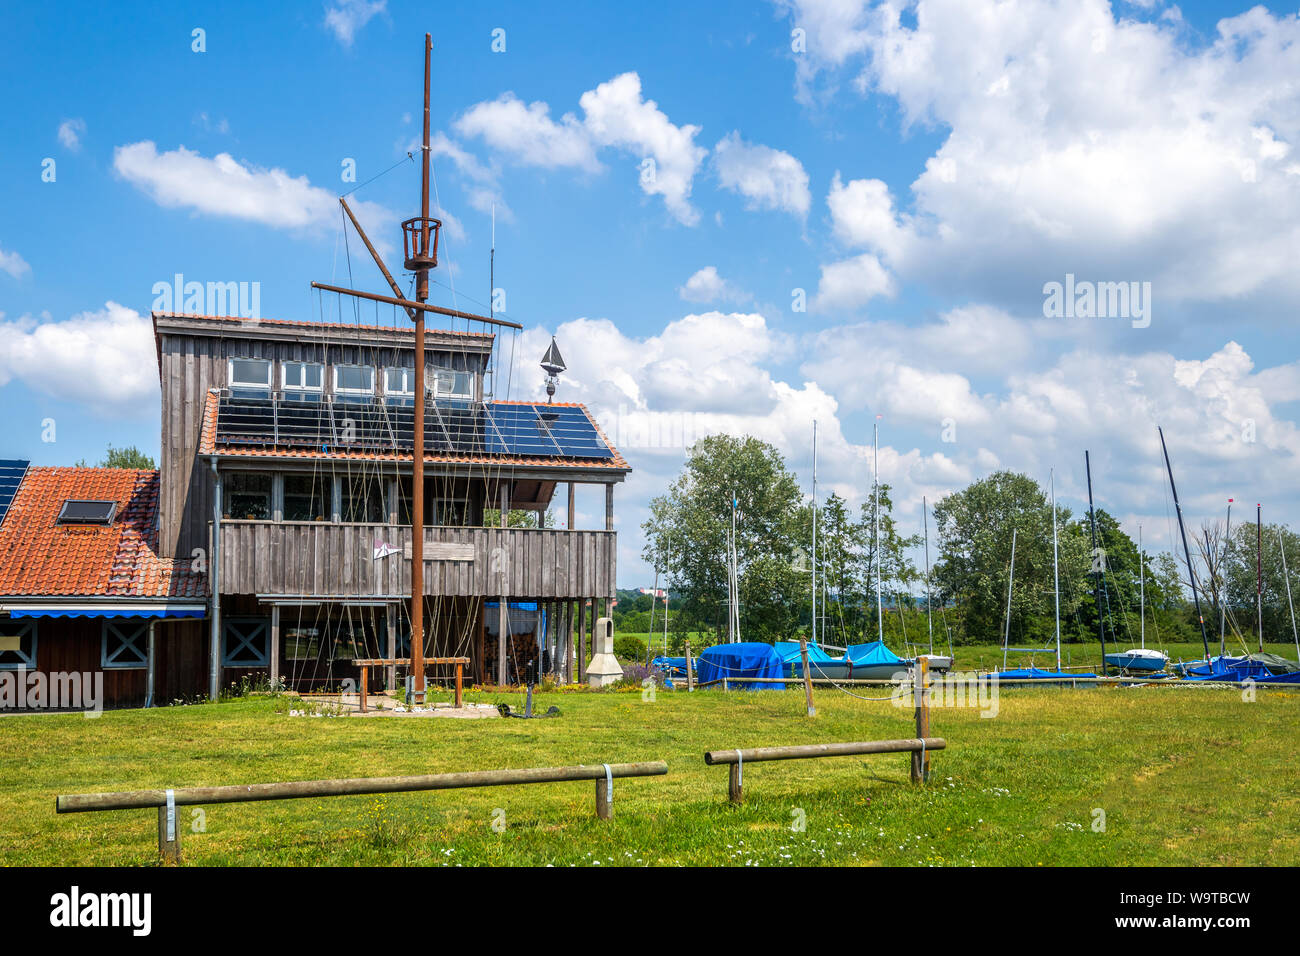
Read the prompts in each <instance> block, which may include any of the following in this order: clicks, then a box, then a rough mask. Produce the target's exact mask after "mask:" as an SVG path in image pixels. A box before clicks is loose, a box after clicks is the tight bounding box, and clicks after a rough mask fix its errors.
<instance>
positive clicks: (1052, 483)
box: [1047, 469, 1061, 674]
mask: <svg viewBox="0 0 1300 956" xmlns="http://www.w3.org/2000/svg"><path fill="white" fill-rule="evenodd" d="M1047 485H1048V487H1049V488H1050V489H1051V493H1052V617H1053V626H1054V628H1055V630H1056V672H1057V673H1058V674H1059V673H1061V572H1060V566H1059V559H1058V551H1057V537H1056V470H1055V469H1053V470H1051V471H1049V472H1048V473H1047Z"/></svg>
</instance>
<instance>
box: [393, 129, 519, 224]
mask: <svg viewBox="0 0 1300 956" xmlns="http://www.w3.org/2000/svg"><path fill="white" fill-rule="evenodd" d="M412 149H414V146H413V147H412ZM429 154H430V156H432V157H433V158H435V159H436V158H438V157H440V156H445V157H446V158H447V159H449V160H451V162H452V163H453V164H454V165H455V167H456V169H457V171H458V172H459V173H460V174H461V176H462V177H463V188H464V190H465V193H466V198H467V199H468V201H469V204H470V205H471V206H472V207H473V208H475V209H477V210H478V211H479V212H482V213H488V214H491V213H492V212H493V211H494V210H495V212H496V215H498V216H500V217H501V218H503V219H506V220H511V219H513V218H514V213H513V212H512V211H511V209H510V206H509V204H508V203H507V202H506V200H505V196H504V195H503V194H502V191H501V177H500V172H499V171H498V170H497V168H496V167H495V166H494V165H488V164H486V163H484V162H482V161H481V160H480V159H479V158H478V157H477V156H475V155H474V154H473V153H471V152H469V151H468V150H466V149H465V148H464V147H462V146H461V145H460V144H459V143H457V142H455V141H454V140H452V139H450V138H449V137H448V136H447V134H446V133H441V132H439V133H435V134H434V135H433V136H432V137H431V138H430V140H429Z"/></svg>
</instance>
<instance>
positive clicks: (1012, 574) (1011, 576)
mask: <svg viewBox="0 0 1300 956" xmlns="http://www.w3.org/2000/svg"><path fill="white" fill-rule="evenodd" d="M1015 579H1016V529H1015V528H1012V529H1011V569H1010V571H1009V573H1008V574H1007V627H1006V633H1005V634H1004V635H1003V638H1002V669H1003V670H1006V669H1007V648H1008V646H1009V645H1010V644H1011V584H1012V582H1014V581H1015Z"/></svg>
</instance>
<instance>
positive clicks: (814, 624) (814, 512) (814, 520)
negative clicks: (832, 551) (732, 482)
mask: <svg viewBox="0 0 1300 956" xmlns="http://www.w3.org/2000/svg"><path fill="white" fill-rule="evenodd" d="M812 451H813V495H812V639H813V643H814V644H816V643H817V419H815V418H814V419H813V449H812Z"/></svg>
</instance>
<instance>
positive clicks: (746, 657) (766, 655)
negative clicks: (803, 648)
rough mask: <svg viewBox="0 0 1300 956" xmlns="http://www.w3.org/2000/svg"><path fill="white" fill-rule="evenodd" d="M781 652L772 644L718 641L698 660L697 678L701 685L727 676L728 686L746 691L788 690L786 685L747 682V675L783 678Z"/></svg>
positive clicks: (696, 663)
mask: <svg viewBox="0 0 1300 956" xmlns="http://www.w3.org/2000/svg"><path fill="white" fill-rule="evenodd" d="M784 676H785V675H784V673H783V672H782V669H781V655H780V654H778V653H777V652H776V649H775V648H774V647H772V645H771V644H758V643H747V644H715V645H714V646H713V647H710V648H708V649H707V650H705V651H704V652H703V653H702V654H700V656H699V657H698V658H697V659H696V662H695V679H696V680H697V681H698V682H699V683H701V684H707V683H709V682H710V681H720V680H722V679H723V678H726V679H727V681H728V686H729V687H739V688H742V689H744V690H785V684H783V683H781V684H754V683H746V682H745V678H747V677H751V678H752V677H775V678H778V679H779V678H782V677H784Z"/></svg>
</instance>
